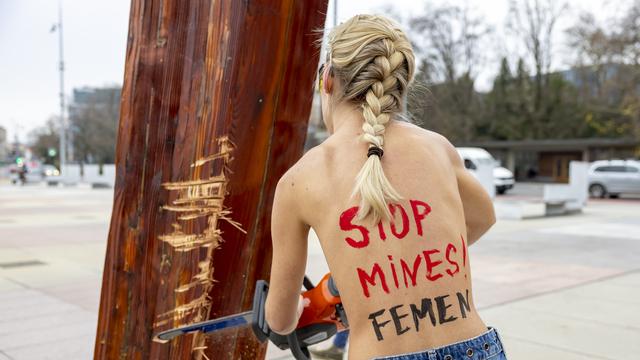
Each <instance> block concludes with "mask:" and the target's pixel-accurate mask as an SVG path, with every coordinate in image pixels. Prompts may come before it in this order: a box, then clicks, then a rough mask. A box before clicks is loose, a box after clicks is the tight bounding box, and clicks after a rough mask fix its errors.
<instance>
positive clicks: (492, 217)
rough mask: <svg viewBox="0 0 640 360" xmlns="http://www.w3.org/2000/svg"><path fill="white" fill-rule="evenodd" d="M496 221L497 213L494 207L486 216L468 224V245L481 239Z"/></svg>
mask: <svg viewBox="0 0 640 360" xmlns="http://www.w3.org/2000/svg"><path fill="white" fill-rule="evenodd" d="M495 223H496V214H495V212H494V211H493V207H492V208H491V210H490V211H487V213H486V216H483V217H482V219H478V220H476V221H474V222H473V223H471V224H467V245H472V244H473V243H475V242H476V241H478V240H479V239H480V237H481V236H482V235H484V234H485V233H486V232H487V231H489V229H491V227H492V226H493V225H494V224H495Z"/></svg>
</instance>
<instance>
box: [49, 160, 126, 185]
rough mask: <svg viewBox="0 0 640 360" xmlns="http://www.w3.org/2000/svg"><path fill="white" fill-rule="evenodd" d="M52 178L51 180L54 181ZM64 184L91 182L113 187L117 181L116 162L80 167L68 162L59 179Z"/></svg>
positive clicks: (91, 183)
mask: <svg viewBox="0 0 640 360" xmlns="http://www.w3.org/2000/svg"><path fill="white" fill-rule="evenodd" d="M52 180H54V179H51V180H49V181H52ZM55 180H58V181H60V182H61V183H62V184H64V185H76V184H79V183H86V184H90V185H91V186H93V187H113V186H114V185H115V181H116V166H115V165H114V164H104V165H102V172H101V171H100V166H99V165H97V164H85V165H83V167H82V170H81V169H80V165H79V164H68V165H66V166H65V167H64V171H63V172H62V176H60V177H59V178H58V179H55Z"/></svg>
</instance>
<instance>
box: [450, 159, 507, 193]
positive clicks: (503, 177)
mask: <svg viewBox="0 0 640 360" xmlns="http://www.w3.org/2000/svg"><path fill="white" fill-rule="evenodd" d="M456 149H457V150H458V154H460V157H462V160H463V161H464V167H466V168H467V169H468V170H469V171H471V172H473V173H475V170H476V169H477V168H478V164H482V163H487V164H492V165H493V166H494V168H493V184H494V185H495V186H496V193H498V194H504V193H505V192H507V190H509V189H512V188H513V185H514V184H515V180H514V178H513V173H512V172H511V171H509V169H507V168H505V167H502V166H500V163H499V162H498V161H497V160H496V159H494V157H493V156H491V154H490V153H489V152H488V151H487V150H485V149H482V148H474V147H461V148H456Z"/></svg>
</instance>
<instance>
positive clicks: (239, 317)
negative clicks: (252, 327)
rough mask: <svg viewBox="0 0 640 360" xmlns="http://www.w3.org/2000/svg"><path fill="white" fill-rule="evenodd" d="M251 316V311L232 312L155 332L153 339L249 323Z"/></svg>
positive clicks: (158, 340) (161, 341)
mask: <svg viewBox="0 0 640 360" xmlns="http://www.w3.org/2000/svg"><path fill="white" fill-rule="evenodd" d="M252 317H253V311H245V312H243V313H240V314H234V315H229V316H224V317H221V318H218V319H213V320H208V321H203V322H199V323H195V324H190V325H184V326H180V327H177V328H173V329H169V330H166V331H163V332H161V333H159V334H157V335H156V336H155V337H154V338H153V341H155V342H159V343H166V342H167V341H169V340H171V339H173V338H174V337H176V336H179V335H183V334H188V333H192V332H196V331H202V332H203V333H208V332H212V331H217V330H222V329H228V328H232V327H237V326H243V325H249V324H251V319H252Z"/></svg>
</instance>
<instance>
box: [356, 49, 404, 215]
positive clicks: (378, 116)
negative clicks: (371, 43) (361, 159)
mask: <svg viewBox="0 0 640 360" xmlns="http://www.w3.org/2000/svg"><path fill="white" fill-rule="evenodd" d="M381 42H382V45H383V47H384V48H386V50H387V54H385V55H380V56H377V57H376V58H375V59H374V61H373V62H372V63H370V64H369V65H368V68H371V69H370V71H371V72H376V73H378V75H379V77H378V78H377V79H375V82H373V83H372V84H371V86H370V87H369V89H368V90H367V92H366V95H365V99H364V100H365V101H364V102H363V103H362V114H363V116H364V123H363V124H362V131H363V132H364V133H363V136H362V139H363V140H364V141H366V142H367V143H369V147H370V148H372V147H378V148H381V149H384V132H385V129H386V126H387V124H388V123H389V120H390V118H391V115H392V114H393V113H394V112H398V111H399V110H400V91H399V89H398V77H397V76H395V75H394V72H395V71H396V70H397V69H398V67H399V66H400V65H401V64H402V63H403V62H404V60H405V59H404V55H403V54H402V53H401V52H399V51H396V50H395V46H394V44H393V42H391V40H389V39H383V40H381ZM353 192H354V195H355V194H358V195H360V207H359V211H358V218H359V219H363V218H365V217H367V215H369V213H372V215H373V220H374V222H377V221H378V220H380V218H383V219H389V218H391V214H390V213H389V208H388V207H387V203H388V202H390V201H398V200H400V199H401V198H402V197H401V196H400V194H398V192H397V191H396V190H395V189H394V188H393V186H392V185H391V183H390V182H389V180H388V179H387V177H386V176H385V175H384V171H383V169H382V158H381V157H380V156H368V157H367V160H366V162H365V164H364V166H363V167H362V169H361V170H360V172H359V173H358V175H357V176H356V186H355V187H354V191H353Z"/></svg>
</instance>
